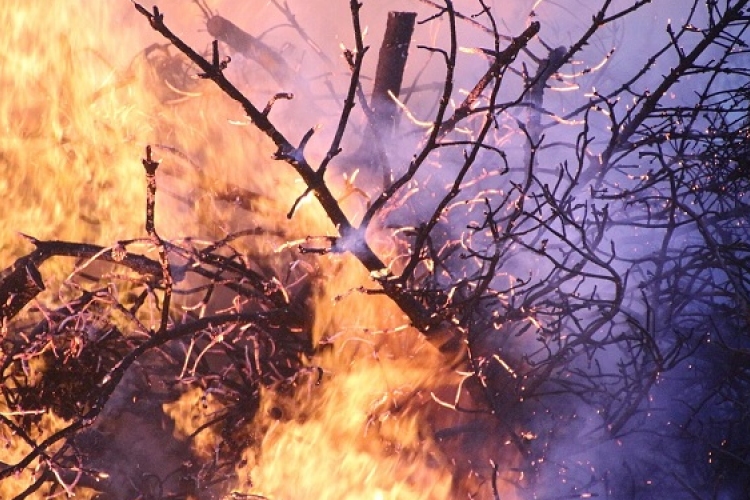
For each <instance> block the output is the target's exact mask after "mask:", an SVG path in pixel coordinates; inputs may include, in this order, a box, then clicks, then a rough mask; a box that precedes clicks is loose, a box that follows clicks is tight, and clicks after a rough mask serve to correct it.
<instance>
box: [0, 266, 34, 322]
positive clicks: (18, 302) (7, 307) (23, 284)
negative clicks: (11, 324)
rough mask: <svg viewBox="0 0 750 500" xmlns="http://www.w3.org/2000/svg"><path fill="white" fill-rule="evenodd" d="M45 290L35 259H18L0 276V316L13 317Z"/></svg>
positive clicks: (4, 317) (3, 318) (5, 318)
mask: <svg viewBox="0 0 750 500" xmlns="http://www.w3.org/2000/svg"><path fill="white" fill-rule="evenodd" d="M43 290H44V281H43V280H42V276H41V274H39V269H38V268H37V266H36V264H34V262H33V260H32V259H30V258H29V257H28V256H26V257H22V258H20V259H18V260H17V261H16V262H15V263H14V264H13V265H12V266H11V267H10V268H8V269H6V270H5V271H3V273H2V277H0V318H2V320H9V319H11V318H13V317H14V316H15V315H16V314H18V312H19V311H21V309H23V308H24V307H25V306H26V304H28V303H29V302H30V301H31V300H32V299H33V298H34V297H36V296H37V295H39V293H40V292H42V291H43Z"/></svg>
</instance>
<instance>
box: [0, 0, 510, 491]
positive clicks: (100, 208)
mask: <svg viewBox="0 0 750 500" xmlns="http://www.w3.org/2000/svg"><path fill="white" fill-rule="evenodd" d="M160 7H161V8H162V10H163V11H164V12H168V13H169V15H170V16H171V18H172V19H174V21H175V23H176V25H177V27H178V28H179V27H182V31H183V32H186V33H195V31H196V20H199V19H200V17H199V14H200V13H199V12H198V11H197V10H196V12H195V13H192V14H187V13H184V12H183V11H185V12H186V11H188V9H186V8H185V7H184V4H181V3H178V2H175V1H171V2H169V1H165V2H162V5H160ZM217 8H218V9H220V8H221V6H217ZM181 12H183V13H181ZM180 16H182V18H180ZM0 22H2V25H3V26H4V29H3V30H2V31H0V40H2V45H3V46H4V47H8V48H9V49H8V50H7V51H6V53H5V54H4V55H3V64H2V65H0V83H1V84H2V87H3V99H2V100H1V101H0V107H1V109H0V127H1V129H2V134H0V168H1V169H2V173H1V175H0V197H2V199H3V200H4V201H3V203H4V206H5V212H4V213H5V217H2V218H0V229H1V230H2V234H3V239H2V241H0V255H2V260H3V265H6V264H7V263H8V262H12V260H13V259H15V258H17V257H19V256H21V255H23V254H24V252H25V251H26V249H25V248H24V247H22V244H23V241H22V239H20V238H15V237H14V236H13V235H14V234H15V232H17V231H25V232H28V233H31V234H32V235H33V236H34V237H37V238H40V239H66V240H70V241H85V242H92V243H100V244H102V245H105V246H108V247H110V246H111V247H112V248H114V249H115V250H117V251H118V252H120V253H121V251H122V248H123V247H122V246H121V245H120V244H118V243H117V242H118V241H119V240H124V239H126V238H133V237H143V236H145V233H144V230H143V220H144V210H143V207H144V204H145V203H144V202H145V189H144V183H145V181H144V178H143V173H142V168H141V166H140V164H139V159H140V157H141V156H142V151H143V147H144V146H145V145H146V144H151V145H153V147H154V151H155V154H158V155H159V156H160V157H161V158H162V160H163V167H162V169H161V170H160V172H159V174H158V184H159V190H160V191H159V195H158V196H159V198H158V199H159V201H158V202H157V216H156V225H157V229H158V230H159V232H160V234H161V236H162V237H163V238H177V237H183V236H195V235H197V236H199V237H203V238H207V239H211V238H220V237H223V236H225V235H226V234H228V233H230V232H232V231H238V230H242V229H247V228H262V229H263V230H264V231H266V232H267V234H272V235H275V237H268V238H265V239H264V238H257V239H243V240H242V241H240V242H238V243H237V246H238V249H239V250H240V251H242V252H247V253H254V254H262V255H266V256H268V259H269V265H278V266H288V268H289V269H290V273H291V271H292V270H293V271H294V272H296V273H297V275H298V276H302V277H307V276H308V275H317V276H319V277H325V278H326V279H320V278H318V279H317V280H316V281H315V283H314V286H315V290H314V293H313V298H312V301H313V303H314V305H313V307H312V310H313V311H314V318H313V320H312V327H311V328H312V330H313V335H312V336H313V338H314V339H315V340H316V341H317V342H319V343H320V344H321V345H326V346H327V347H325V348H322V349H320V354H319V355H317V356H316V357H315V358H314V359H310V360H308V363H309V373H308V374H307V375H306V377H305V378H304V380H301V381H300V383H298V384H297V386H296V388H294V389H291V390H288V391H286V392H285V391H281V390H278V388H268V389H267V390H266V391H265V392H264V394H263V395H262V398H261V407H260V409H259V410H258V411H257V413H256V414H255V417H254V418H253V419H251V420H248V422H246V424H245V425H246V426H247V443H246V446H245V449H244V451H243V452H242V454H241V460H240V461H238V463H237V464H236V469H235V473H236V478H234V479H232V480H228V481H227V482H226V483H224V484H222V485H220V486H219V489H220V490H222V491H217V493H221V494H228V493H229V491H235V492H239V493H243V494H257V495H264V496H266V497H268V498H279V499H281V498H290V499H291V498H302V497H308V498H309V497H315V498H373V499H381V498H382V499H386V498H415V499H417V498H448V497H451V496H452V495H453V494H455V493H456V492H457V491H463V490H462V489H463V488H465V489H466V490H469V491H472V490H478V489H479V488H484V490H483V491H487V486H486V481H487V479H486V478H487V477H488V475H487V470H488V469H490V467H494V465H491V464H494V463H495V462H497V457H496V456H495V457H494V460H495V461H494V462H493V461H492V460H493V457H492V456H489V455H493V454H492V453H490V454H489V455H488V452H487V449H486V446H484V445H485V444H486V442H485V441H486V440H485V438H484V437H483V436H484V435H485V432H490V431H491V430H492V427H491V426H492V425H496V424H491V423H488V422H489V421H490V419H487V421H484V420H482V419H481V418H479V417H476V418H474V417H471V418H470V417H468V416H465V415H461V414H459V413H457V412H456V411H454V410H453V409H450V408H446V407H445V406H443V405H441V404H439V403H438V402H437V401H436V399H435V398H437V400H438V401H441V400H453V399H454V397H455V395H456V393H457V391H460V390H461V389H460V387H461V383H462V377H461V375H460V374H459V373H458V371H457V367H455V366H451V364H450V360H446V358H445V357H444V356H442V355H441V354H440V353H438V352H437V351H436V350H435V349H434V347H433V346H431V345H429V344H428V343H427V342H426V341H425V340H424V339H423V338H422V337H421V336H420V334H419V333H418V332H417V331H415V330H414V329H412V328H410V327H408V326H407V320H406V318H404V316H403V314H402V313H401V311H399V310H398V308H397V307H396V306H395V305H394V304H393V303H391V302H390V301H389V300H387V299H385V298H384V297H382V296H377V295H371V294H368V293H366V291H364V289H366V288H368V287H371V286H372V280H371V279H370V276H369V275H368V274H367V272H366V271H365V270H364V269H363V268H362V266H361V265H360V264H359V263H358V262H355V261H354V259H352V258H351V257H348V256H346V255H331V256H326V257H324V258H322V259H320V260H319V261H318V262H317V263H316V265H317V266H319V268H318V269H311V268H309V264H307V263H301V264H299V266H297V267H294V266H295V265H296V264H295V263H294V262H288V259H289V258H288V257H287V255H288V254H289V252H288V250H290V249H291V248H289V247H285V246H284V245H285V243H286V242H289V241H305V240H304V238H306V237H307V236H310V235H312V236H325V235H332V234H335V228H334V227H332V225H331V223H330V221H328V220H327V219H326V218H325V216H324V214H323V213H322V210H320V207H318V206H317V204H316V203H313V202H306V203H304V204H300V206H299V207H298V209H297V212H296V213H295V215H294V217H293V218H292V220H291V221H289V220H287V218H286V213H287V212H288V211H289V208H290V207H291V206H292V205H293V204H294V202H295V199H296V197H297V196H299V195H300V194H301V193H302V191H303V189H302V187H301V186H300V184H299V183H298V182H297V179H296V177H295V175H293V172H291V171H290V169H288V168H287V167H286V166H284V165H280V164H279V163H275V162H273V160H271V159H270V158H271V154H272V152H273V148H272V147H271V144H269V142H268V141H267V140H266V139H264V138H263V137H261V136H260V135H259V134H258V133H257V132H255V131H254V130H253V129H252V127H246V126H237V124H238V123H244V122H243V116H242V112H241V109H238V108H237V107H236V106H235V105H234V104H233V103H231V102H230V101H229V100H228V99H226V97H225V96H223V95H222V94H221V93H220V92H218V91H217V90H216V89H214V88H213V87H212V86H210V85H208V84H206V83H204V82H202V81H199V80H196V79H195V78H192V74H194V70H190V69H188V68H187V66H186V65H185V63H184V60H183V59H181V58H180V57H179V56H178V55H177V53H176V51H175V50H174V49H172V48H169V47H167V46H165V45H163V42H162V41H161V40H159V39H158V38H157V37H156V35H154V34H152V33H150V32H149V31H148V27H147V26H146V25H145V23H143V21H142V19H141V18H139V17H138V15H137V13H135V12H134V11H133V9H132V5H131V3H130V2H126V1H123V2H84V1H78V2H71V1H57V2H48V1H46V0H29V1H24V2H11V3H7V2H6V3H4V4H3V5H2V7H0ZM180 23H182V24H180ZM126 26H127V28H126ZM187 26H190V27H191V28H187ZM191 30H192V31H191ZM198 40H201V41H198ZM195 43H196V44H200V43H205V38H200V37H199V36H197V35H195ZM197 46H198V45H197ZM191 71H192V74H191ZM229 71H232V69H230V70H229ZM253 84H254V85H256V87H254V88H253V89H251V90H250V91H251V92H253V91H255V92H257V95H264V93H263V92H266V91H267V90H269V89H273V88H274V86H275V85H276V84H275V82H274V81H273V80H272V79H267V80H264V78H263V77H258V78H257V79H255V80H254V81H253ZM258 86H259V87H260V90H258V88H257V87H258ZM265 95H266V96H267V95H272V94H268V93H266V94H265ZM295 104H296V103H295V101H292V103H291V104H290V105H288V106H289V107H290V108H294V106H295ZM275 106H278V107H282V106H287V104H279V103H277V104H275ZM273 113H277V111H276V110H275V109H274V111H273ZM278 113H279V115H278V116H279V120H280V121H283V120H284V119H285V118H284V117H285V116H286V118H287V119H291V118H290V117H294V116H295V115H294V114H293V113H292V114H286V115H285V114H284V111H279V112H278ZM327 125H328V126H329V128H330V127H331V125H330V124H327ZM353 181H354V179H349V183H352V182H353ZM346 183H347V181H346V180H345V179H342V190H344V191H345V190H346ZM355 205H357V204H356V203H355ZM248 214H251V215H248ZM379 237H380V238H382V239H383V240H387V239H388V238H387V236H379ZM295 246H296V245H295ZM276 250H278V252H277V251H276ZM67 264H68V263H66V262H54V263H52V264H51V265H47V267H45V275H46V276H48V275H51V276H53V278H51V280H52V281H51V282H49V281H48V282H47V285H48V289H50V290H55V289H56V286H55V284H59V283H60V282H62V281H63V278H64V277H65V276H66V275H67V273H68V272H69V270H70V268H68V267H65V266H67ZM300 279H302V278H300ZM55 300H56V297H54V294H53V293H52V294H46V295H43V296H40V304H44V303H45V302H48V303H54V302H55ZM182 305H183V306H184V308H185V309H184V310H187V309H188V306H189V305H190V303H189V300H185V303H184V304H182ZM147 323H148V322H147ZM153 323H154V321H153V318H152V321H151V323H149V324H153ZM143 334H144V332H133V335H143ZM222 340H223V339H220V338H217V340H216V342H217V343H220V342H221V341H222ZM183 354H184V353H183ZM188 368H189V367H188ZM29 370H30V371H31V372H32V373H33V372H34V370H43V367H35V366H34V365H33V363H32V364H31V365H30V367H29ZM183 375H184V376H187V375H189V369H187V370H183ZM136 379H137V375H133V381H131V382H128V383H129V384H131V383H132V385H137V381H136ZM149 383H151V382H149ZM435 395H437V396H435ZM147 397H148V396H142V397H138V398H136V396H132V397H128V398H123V399H122V400H120V399H117V398H114V400H113V401H112V402H111V405H110V406H112V408H110V409H109V410H108V413H105V415H103V416H102V417H101V418H102V420H103V421H104V420H106V419H109V420H108V422H109V423H107V424H106V425H105V424H102V426H101V427H97V428H95V432H98V433H102V434H103V435H105V436H116V437H115V438H113V442H116V443H119V444H118V445H119V446H122V447H123V448H126V447H127V446H128V443H129V440H131V441H130V443H129V444H130V445H132V448H138V450H133V449H130V450H128V453H123V454H121V455H118V454H117V453H114V452H112V450H109V449H108V451H106V452H103V453H104V454H105V459H106V460H108V461H110V462H105V463H101V464H100V465H99V466H100V467H102V468H106V467H107V466H110V467H112V468H113V469H116V471H115V473H113V474H112V477H113V478H114V479H113V480H114V481H117V480H120V481H122V483H121V484H123V485H124V484H126V481H127V480H131V479H132V477H133V474H135V473H136V472H134V471H136V469H137V468H138V467H148V464H149V462H154V463H157V464H158V466H160V467H161V468H160V469H159V468H157V469H156V472H155V473H162V474H165V475H166V474H167V473H168V472H170V469H168V468H169V467H173V466H174V467H179V463H180V460H181V459H183V458H185V457H186V456H190V457H193V459H198V460H205V461H210V460H211V456H212V453H213V451H214V450H215V449H216V447H217V446H218V445H219V443H220V442H221V441H222V439H223V437H222V436H221V435H220V434H219V433H217V432H216V431H215V429H213V428H212V427H211V426H208V427H207V428H205V429H202V424H205V423H206V422H208V421H210V419H211V418H212V416H213V415H214V413H212V412H215V411H216V410H217V408H218V406H217V404H216V401H215V400H214V399H212V397H211V395H210V394H209V395H208V396H206V395H205V394H204V393H203V392H202V391H199V390H197V389H196V388H191V389H189V390H185V391H184V392H183V394H182V395H181V396H180V398H179V399H176V400H174V401H168V402H165V403H163V405H162V406H161V409H162V411H163V415H164V416H165V420H164V422H161V421H148V420H147V418H146V417H144V416H143V415H135V413H134V412H135V410H133V408H134V407H136V406H137V405H138V404H141V401H142V399H143V398H147ZM463 397H464V399H466V398H467V397H468V396H466V395H464V396H463ZM469 399H470V398H469ZM0 410H5V408H0ZM40 411H41V410H40ZM128 412H131V413H132V414H129V413H128ZM129 415H130V416H129ZM134 415H135V416H134ZM64 425H65V421H64V419H63V418H62V417H60V416H59V415H55V414H54V413H52V412H50V411H45V412H44V414H43V415H41V417H40V419H39V420H38V422H37V424H36V430H35V432H34V433H32V437H33V438H35V439H43V438H44V437H45V436H49V435H50V434H52V433H53V432H55V431H56V430H59V429H60V428H62V427H63V426H64ZM488 426H489V427H488ZM462 434H465V435H468V436H469V438H467V439H457V438H455V436H456V435H459V436H460V435H462ZM136 436H137V437H136ZM143 436H151V437H147V438H144V437H143ZM446 436H447V437H446ZM1 439H2V443H3V445H2V447H1V450H2V451H0V462H3V463H6V464H13V463H16V462H17V461H18V460H19V459H20V458H21V457H22V456H24V454H25V453H27V452H28V451H29V448H28V446H26V445H25V444H24V443H22V442H20V439H19V438H18V437H17V436H13V435H9V434H5V435H3V436H2V437H1ZM136 439H137V440H138V442H137V444H136V443H135V442H134V441H133V440H136ZM149 439H151V440H152V443H150V444H149V443H147V442H144V441H148V440H149ZM164 443H170V444H169V445H165V444H164ZM174 443H177V444H174ZM185 443H189V445H186V444H185ZM461 447H465V449H463V450H461V453H462V454H459V453H454V452H456V450H458V449H460V448H461ZM51 451H54V450H51ZM149 454H151V456H150V457H149ZM469 455H471V456H470V459H466V456H469ZM135 457H140V458H135ZM457 457H460V458H457ZM118 460H119V461H121V462H122V463H114V462H115V461H118ZM135 460H141V462H139V463H138V464H135V463H128V461H135ZM162 460H163V461H162ZM160 461H161V462H160ZM175 464H176V465H175ZM505 465H508V464H503V466H505ZM40 467H41V465H40V461H39V460H37V461H35V462H34V464H33V465H32V466H30V467H29V468H27V469H26V472H24V474H23V475H22V476H21V477H15V478H13V479H11V480H6V481H4V482H3V483H2V484H1V485H0V488H2V489H1V490H0V496H3V497H11V496H13V495H17V494H18V493H20V492H21V491H23V490H24V489H25V488H27V487H28V486H29V485H30V484H32V482H33V479H34V478H35V477H36V474H37V473H38V470H39V468H40ZM155 467H156V465H155ZM128 468H129V469H128ZM126 469H127V470H126ZM124 470H126V471H125V472H123V471H124ZM479 470H482V471H483V473H482V474H483V475H482V477H483V478H484V479H481V480H479V479H476V478H478V477H479V475H478V473H477V471H479ZM53 473H54V471H53ZM100 477H101V478H103V479H104V478H107V472H105V471H102V472H101V473H100ZM457 477H458V479H457ZM118 478H119V479H118ZM161 479H163V480H165V481H166V480H167V478H166V477H163V478H161ZM71 481H72V480H71V479H70V478H61V479H60V484H63V485H70V484H73V483H74V481H73V482H71ZM472 481H473V482H472ZM482 481H484V483H483V482H482ZM66 487H67V486H66ZM123 487H124V486H123ZM499 487H500V489H501V490H502V489H503V485H502V483H501V484H500V485H499ZM64 489H65V488H63V490H64ZM57 491H58V492H59V491H60V489H58V490H57ZM64 492H65V493H67V494H73V493H75V495H76V496H77V497H79V498H88V497H89V496H87V495H93V494H94V493H93V492H94V490H93V489H90V488H87V487H84V486H76V487H72V489H71V490H70V491H64ZM503 498H512V494H511V493H510V492H503Z"/></svg>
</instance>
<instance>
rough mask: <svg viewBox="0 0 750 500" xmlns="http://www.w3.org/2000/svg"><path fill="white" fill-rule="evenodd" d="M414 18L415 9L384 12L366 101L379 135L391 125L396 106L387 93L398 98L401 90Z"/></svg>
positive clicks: (395, 113) (394, 119)
mask: <svg viewBox="0 0 750 500" xmlns="http://www.w3.org/2000/svg"><path fill="white" fill-rule="evenodd" d="M416 18H417V14H416V12H389V13H388V23H387V25H386V28H385V35H384V36H383V44H382V45H381V46H380V53H379V54H378V66H377V69H376V70H375V83H374V85H373V88H372V98H371V102H370V106H371V107H372V109H373V112H374V115H375V118H376V123H375V126H376V127H378V128H379V129H380V130H381V131H382V133H384V134H383V135H387V134H388V133H389V132H391V131H392V130H393V128H394V126H395V122H396V116H397V111H398V108H397V106H396V103H395V102H393V98H392V97H391V96H390V95H389V94H392V95H393V96H395V97H398V96H399V94H400V93H401V84H402V82H403V79H404V69H405V68H406V60H407V58H408V56H409V44H410V43H411V36H412V34H413V33H414V24H415V22H416Z"/></svg>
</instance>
